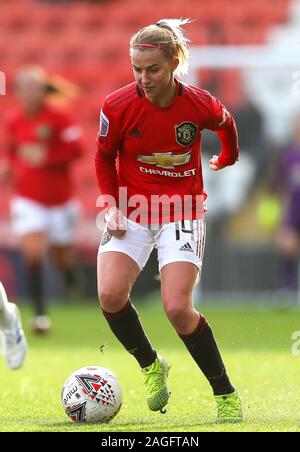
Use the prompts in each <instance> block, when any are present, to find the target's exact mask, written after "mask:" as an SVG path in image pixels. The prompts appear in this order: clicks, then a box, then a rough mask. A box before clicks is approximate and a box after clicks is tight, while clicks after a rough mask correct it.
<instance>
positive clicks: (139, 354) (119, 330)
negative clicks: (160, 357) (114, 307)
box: [103, 301, 157, 368]
mask: <svg viewBox="0 0 300 452" xmlns="http://www.w3.org/2000/svg"><path fill="white" fill-rule="evenodd" d="M103 314H104V317H105V318H106V320H107V322H108V324H109V326H110V329H111V330H112V332H113V333H114V335H115V336H116V337H117V339H118V340H119V341H120V342H121V344H122V345H123V346H124V347H125V348H126V350H127V351H128V352H129V353H131V354H132V355H133V356H134V357H135V359H136V360H137V361H138V363H139V365H140V366H141V367H142V368H144V367H147V366H149V365H151V364H152V363H154V361H155V359H156V357H157V354H156V351H155V350H154V349H153V348H152V346H151V344H150V342H149V339H148V338H147V336H146V334H145V332H144V330H143V327H142V325H141V322H140V319H139V316H138V313H137V312H136V310H135V308H134V306H133V305H132V304H131V302H130V301H128V303H127V304H126V306H125V307H124V308H123V309H122V310H121V311H119V312H116V313H113V314H111V313H108V312H105V311H103Z"/></svg>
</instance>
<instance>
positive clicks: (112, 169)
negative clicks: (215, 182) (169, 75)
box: [96, 81, 239, 222]
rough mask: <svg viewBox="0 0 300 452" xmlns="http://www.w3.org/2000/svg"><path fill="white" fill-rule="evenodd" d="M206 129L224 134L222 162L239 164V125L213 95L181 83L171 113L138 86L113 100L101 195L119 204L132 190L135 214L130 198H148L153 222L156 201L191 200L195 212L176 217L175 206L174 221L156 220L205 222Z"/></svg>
mask: <svg viewBox="0 0 300 452" xmlns="http://www.w3.org/2000/svg"><path fill="white" fill-rule="evenodd" d="M203 129H209V130H214V131H216V132H217V133H218V136H219V139H220V141H221V143H222V150H221V154H220V156H219V162H220V163H221V164H223V165H232V164H234V162H235V161H236V160H237V158H238V154H239V151H238V141H237V132H236V127H235V123H234V119H233V118H232V116H231V115H230V114H229V113H228V111H227V110H226V108H225V107H224V106H223V105H222V104H221V102H220V101H219V100H218V99H216V98H215V97H213V96H212V95H211V94H210V93H208V92H207V91H204V90H201V89H199V88H196V87H193V86H190V85H187V84H184V83H181V82H177V81H176V95H175V97H174V99H173V101H172V103H171V105H169V106H168V107H165V108H162V107H159V106H157V105H155V104H153V103H151V102H150V101H149V100H148V99H147V97H146V96H145V94H144V92H143V90H142V89H141V88H140V86H139V85H138V84H137V83H136V82H134V83H132V84H130V85H127V86H125V87H123V88H121V89H120V90H118V91H116V92H115V93H113V94H111V95H109V96H107V98H106V100H105V103H104V105H103V108H102V110H101V115H100V130H99V133H98V140H97V141H98V150H97V154H96V172H97V178H98V183H99V188H100V192H101V194H102V195H111V196H113V197H114V198H115V199H118V198H119V196H118V189H119V187H127V202H128V205H129V206H130V207H129V209H128V212H129V214H130V212H132V211H133V210H134V209H135V208H136V207H137V205H134V202H131V201H130V198H131V197H135V196H134V195H143V196H144V197H146V198H147V200H148V222H150V220H149V218H150V210H151V205H152V207H153V199H154V198H153V195H168V196H169V197H171V196H173V195H179V196H180V197H182V198H183V197H184V196H185V195H190V197H191V198H192V208H191V209H190V211H188V212H184V213H183V212H177V213H176V212H175V210H176V209H173V206H171V217H170V218H164V214H163V213H162V212H160V213H159V218H156V220H157V221H158V222H164V221H177V220H181V219H195V218H199V217H200V216H201V213H202V212H203V210H202V207H203V206H200V208H199V206H197V203H198V204H199V199H200V200H202V201H203V199H204V198H205V197H206V194H205V192H204V189H203V178H202V167H201V158H200V143H201V131H202V130H203ZM166 202H167V201H166ZM151 203H152V204H151ZM201 204H203V203H201ZM151 215H152V217H151V218H152V221H153V212H152V213H151ZM136 221H139V219H137V220H136ZM143 221H144V219H143ZM146 221H147V220H146Z"/></svg>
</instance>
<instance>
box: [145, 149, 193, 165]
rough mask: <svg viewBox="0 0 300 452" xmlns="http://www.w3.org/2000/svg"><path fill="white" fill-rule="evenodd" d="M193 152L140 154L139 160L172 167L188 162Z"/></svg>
mask: <svg viewBox="0 0 300 452" xmlns="http://www.w3.org/2000/svg"><path fill="white" fill-rule="evenodd" d="M191 154H192V151H189V152H187V153H186V154H180V155H173V154H172V152H163V153H158V152H154V153H153V154H152V155H138V157H137V161H138V162H143V163H148V165H155V166H157V167H159V168H168V169H170V168H175V166H178V165H184V164H185V163H188V162H189V161H190V159H191Z"/></svg>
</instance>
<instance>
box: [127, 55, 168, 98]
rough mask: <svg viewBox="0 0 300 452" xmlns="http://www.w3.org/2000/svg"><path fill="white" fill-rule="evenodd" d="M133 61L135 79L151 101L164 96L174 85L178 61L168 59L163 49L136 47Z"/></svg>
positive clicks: (132, 57) (132, 56)
mask: <svg viewBox="0 0 300 452" xmlns="http://www.w3.org/2000/svg"><path fill="white" fill-rule="evenodd" d="M131 63H132V67H133V73H134V77H135V80H136V81H137V83H138V84H139V85H140V86H141V87H142V89H143V90H144V92H145V95H146V97H147V98H148V99H149V100H150V101H154V100H156V99H160V98H162V97H164V96H165V95H166V93H167V92H168V90H169V89H171V87H172V86H173V83H174V77H173V73H174V70H175V68H176V62H174V61H172V60H170V59H168V57H167V56H166V55H164V52H163V51H162V50H159V49H157V50H152V49H151V50H139V49H134V50H133V51H132V54H131Z"/></svg>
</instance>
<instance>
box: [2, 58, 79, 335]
mask: <svg viewBox="0 0 300 452" xmlns="http://www.w3.org/2000/svg"><path fill="white" fill-rule="evenodd" d="M53 80H54V79H53ZM53 80H51V79H50V77H49V76H48V74H47V73H46V72H45V71H44V70H43V69H42V68H40V67H38V66H27V67H25V68H22V69H21V70H20V72H19V73H18V74H17V76H16V79H15V88H16V94H17V97H18V100H19V103H20V106H19V107H18V108H17V109H16V110H15V111H13V112H11V113H10V114H9V115H8V117H7V120H6V136H5V146H4V147H5V149H4V151H5V153H4V161H3V162H2V165H1V168H2V170H1V173H0V178H1V179H2V181H4V180H7V179H8V178H10V177H11V176H13V181H14V185H15V196H14V198H13V199H12V202H11V214H12V227H13V231H14V233H15V234H16V235H18V236H19V238H20V247H21V251H22V253H23V255H24V258H25V264H26V268H27V277H28V290H29V296H30V299H31V301H32V303H33V306H34V310H35V315H36V318H35V321H34V324H33V328H34V330H35V331H36V332H40V333H44V332H46V331H47V330H48V329H49V327H50V324H51V321H50V319H49V317H48V316H47V314H46V305H45V300H44V294H43V284H42V273H43V272H42V268H43V258H44V252H45V249H46V248H47V247H48V245H49V251H50V255H51V257H52V259H53V263H54V265H55V266H56V267H57V268H58V269H59V270H60V271H62V273H63V275H64V280H65V283H66V288H67V289H70V288H71V287H72V286H74V285H75V283H76V279H75V270H74V263H75V258H74V253H73V250H72V241H73V233H74V227H75V224H76V218H77V216H78V213H79V204H78V203H77V201H76V200H75V199H74V194H73V187H72V178H71V173H70V167H71V164H72V163H73V161H74V160H75V159H77V158H79V157H80V156H81V155H82V145H81V142H80V136H81V130H80V128H79V127H78V126H77V125H76V124H74V122H73V121H72V120H71V119H70V118H69V116H68V114H66V112H65V109H64V108H62V107H61V102H60V99H64V98H65V96H64V94H69V93H67V89H66V88H67V87H68V86H69V87H71V88H72V89H71V91H72V90H73V91H74V89H73V87H72V85H71V84H70V85H68V83H67V82H66V81H65V82H64V83H63V81H62V79H55V80H56V82H59V83H58V84H55V83H54V82H53ZM58 85H59V86H58ZM62 90H64V92H62ZM58 103H59V104H60V108H58V106H57V104H58ZM53 104H56V105H53Z"/></svg>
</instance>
